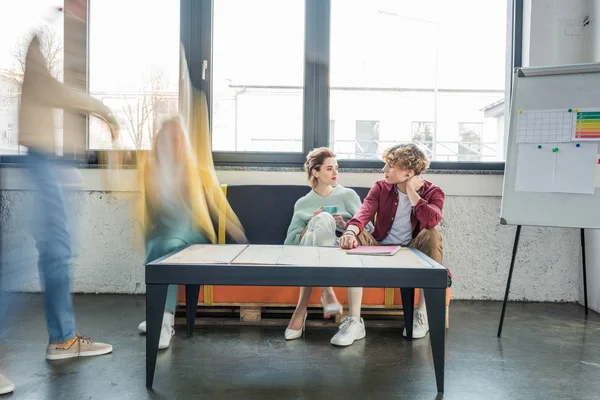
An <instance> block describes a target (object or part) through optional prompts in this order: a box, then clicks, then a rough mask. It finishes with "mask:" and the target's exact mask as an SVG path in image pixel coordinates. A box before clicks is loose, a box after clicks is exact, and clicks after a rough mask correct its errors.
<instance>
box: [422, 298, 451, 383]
mask: <svg viewBox="0 0 600 400" xmlns="http://www.w3.org/2000/svg"><path fill="white" fill-rule="evenodd" d="M424 290H425V301H426V303H427V319H428V320H429V336H430V340H431V352H432V353H433V365H434V368H435V380H436V383H437V389H438V393H444V365H445V351H446V328H445V324H444V321H445V312H446V289H424Z"/></svg>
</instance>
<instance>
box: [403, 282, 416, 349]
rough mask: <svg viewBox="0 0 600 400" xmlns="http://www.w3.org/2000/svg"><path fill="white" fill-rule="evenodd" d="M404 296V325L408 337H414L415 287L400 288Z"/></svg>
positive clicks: (410, 338)
mask: <svg viewBox="0 0 600 400" xmlns="http://www.w3.org/2000/svg"><path fill="white" fill-rule="evenodd" d="M400 296H402V311H403V312H404V327H405V328H406V338H407V339H408V340H412V338H413V311H414V308H415V307H414V306H415V289H414V288H400Z"/></svg>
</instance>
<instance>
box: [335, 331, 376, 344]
mask: <svg viewBox="0 0 600 400" xmlns="http://www.w3.org/2000/svg"><path fill="white" fill-rule="evenodd" d="M366 337H367V332H365V334H364V335H362V336H361V337H357V338H356V339H354V340H353V341H352V342H351V343H348V344H339V343H333V342H331V341H330V343H331V344H332V345H334V346H339V347H348V346H352V345H353V344H354V342H356V341H357V340H363V339H364V338H366Z"/></svg>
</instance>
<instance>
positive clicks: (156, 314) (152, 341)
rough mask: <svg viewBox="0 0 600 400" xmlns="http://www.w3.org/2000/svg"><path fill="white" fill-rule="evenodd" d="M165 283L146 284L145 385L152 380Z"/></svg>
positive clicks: (164, 295)
mask: <svg viewBox="0 0 600 400" xmlns="http://www.w3.org/2000/svg"><path fill="white" fill-rule="evenodd" d="M167 288H168V286H167V285H146V387H147V388H151V387H152V382H153V381H154V370H155V368H156V356H157V355H158V342H159V339H160V328H161V325H162V316H163V313H164V310H165V301H166V300H167Z"/></svg>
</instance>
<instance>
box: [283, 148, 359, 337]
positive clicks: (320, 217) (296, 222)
mask: <svg viewBox="0 0 600 400" xmlns="http://www.w3.org/2000/svg"><path fill="white" fill-rule="evenodd" d="M304 170H305V171H306V174H307V179H308V182H309V184H310V186H311V187H312V190H311V191H310V192H309V193H308V194H307V195H306V196H304V197H302V198H300V199H298V201H296V204H295V205H294V215H293V217H292V222H291V223H290V226H289V228H288V232H287V237H286V239H285V242H284V244H286V245H300V246H332V247H333V246H338V245H339V239H338V238H339V236H340V235H341V234H342V232H343V230H344V228H345V226H346V222H347V221H349V220H350V219H351V218H352V217H353V216H354V214H355V213H356V212H357V211H358V210H359V208H360V207H361V205H362V203H361V201H360V197H358V195H357V194H356V192H355V191H354V190H352V189H348V188H345V187H343V186H342V185H338V177H339V174H338V164H337V161H336V159H335V154H334V153H333V151H332V150H331V149H328V148H326V147H321V148H318V149H315V150H313V151H312V152H310V153H309V154H308V155H307V156H306V163H305V164H304ZM367 230H369V231H370V230H371V229H369V227H367ZM312 289H313V288H312V287H301V288H300V297H299V299H298V304H297V305H296V310H295V311H294V314H293V315H292V318H291V320H290V323H289V325H288V327H287V329H286V330H285V338H286V339H287V340H292V339H297V338H299V337H301V336H302V333H303V332H304V327H305V322H306V315H307V312H308V310H307V307H308V301H309V298H310V295H311V293H312ZM352 290H353V288H348V292H349V293H351V291H352ZM321 303H322V304H323V314H325V315H336V314H341V312H342V305H341V304H340V303H339V301H338V300H337V298H336V296H335V293H334V292H333V288H331V287H324V288H321ZM359 307H360V304H359ZM351 308H352V307H351ZM359 310H360V309H359ZM359 312H360V311H359Z"/></svg>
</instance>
